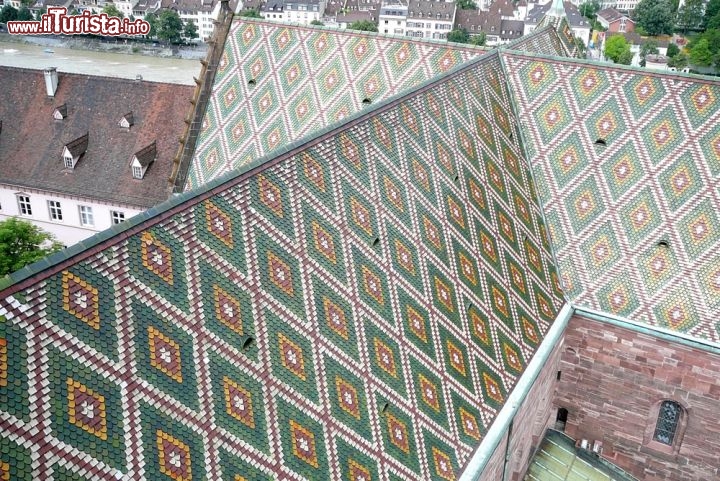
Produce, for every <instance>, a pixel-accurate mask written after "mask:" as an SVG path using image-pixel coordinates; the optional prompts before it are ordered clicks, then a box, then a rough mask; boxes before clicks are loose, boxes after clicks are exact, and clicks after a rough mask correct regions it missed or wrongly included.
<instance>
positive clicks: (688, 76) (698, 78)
mask: <svg viewBox="0 0 720 481" xmlns="http://www.w3.org/2000/svg"><path fill="white" fill-rule="evenodd" d="M501 50H502V54H503V55H510V56H512V57H519V58H522V57H525V58H528V59H532V58H535V59H541V60H553V61H556V62H563V63H571V64H579V65H586V66H588V67H593V68H598V69H602V70H613V71H618V70H624V71H629V72H634V73H638V74H643V75H649V76H652V77H661V78H675V79H681V80H685V81H688V80H692V81H695V82H703V83H709V84H713V85H720V77H715V76H712V75H702V74H694V73H683V72H670V71H665V70H651V69H647V68H645V67H633V66H631V65H620V64H616V63H609V62H595V61H592V60H587V59H582V58H576V57H560V56H557V55H547V54H542V53H535V52H525V51H523V50H514V49H505V48H503V49H501Z"/></svg>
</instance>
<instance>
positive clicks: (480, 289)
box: [0, 53, 562, 481]
mask: <svg viewBox="0 0 720 481" xmlns="http://www.w3.org/2000/svg"><path fill="white" fill-rule="evenodd" d="M250 65H252V64H250ZM510 105H511V103H510V93H509V92H508V90H507V83H506V82H505V81H504V77H503V69H502V65H501V60H500V57H499V55H498V54H497V53H492V54H488V55H486V56H485V57H482V58H480V59H478V60H477V61H474V62H471V63H469V64H467V65H466V66H464V67H462V68H460V69H455V70H454V71H453V72H452V73H450V74H449V75H446V76H444V77H442V78H440V79H437V80H435V81H433V82H430V83H425V84H423V85H421V86H420V87H419V88H418V90H417V91H415V92H413V93H412V94H410V95H407V96H404V97H399V98H396V99H394V100H393V101H391V102H385V103H379V104H376V105H375V106H371V107H368V109H367V112H366V113H365V114H356V115H354V116H351V117H350V119H349V120H348V121H346V122H345V123H343V124H337V125H335V126H333V127H331V128H328V129H325V130H324V131H322V132H321V133H320V134H319V135H318V136H315V137H310V138H306V139H304V140H303V142H302V143H301V144H296V145H295V146H293V147H292V150H285V151H281V153H279V154H273V155H270V156H268V157H265V158H262V159H259V160H258V161H256V162H254V163H252V164H249V165H247V166H245V167H243V168H242V169H241V170H239V171H238V172H236V173H232V174H228V175H226V176H224V177H223V178H221V179H218V180H216V181H213V182H211V183H210V184H208V185H207V186H206V187H203V188H202V189H200V190H198V191H195V192H192V193H189V194H183V195H182V196H180V198H179V199H177V200H173V201H170V202H169V203H168V204H166V205H163V206H160V207H158V208H157V209H155V210H154V211H153V212H152V213H149V214H147V215H145V216H144V217H143V218H142V219H141V220H139V221H133V222H132V223H131V224H128V225H127V226H126V227H124V228H118V231H117V232H116V235H114V236H105V237H102V236H101V237H99V238H97V239H93V240H90V241H88V243H87V246H89V248H87V249H85V250H84V251H80V252H75V254H76V256H75V257H73V258H65V259H61V258H60V257H56V258H54V259H51V260H49V261H45V263H44V264H38V265H36V266H33V267H31V268H30V269H28V270H27V271H25V272H26V274H28V273H30V272H32V273H33V274H32V275H31V276H30V277H25V278H23V277H22V276H23V275H22V274H19V275H16V276H14V277H13V279H14V280H15V281H16V282H17V283H16V284H14V285H12V286H10V287H9V288H7V289H6V290H5V291H3V292H2V293H0V309H1V310H0V313H2V314H4V315H5V317H6V319H5V320H3V322H0V340H1V341H2V342H0V356H2V357H0V361H2V362H0V379H1V380H7V381H8V382H7V383H0V410H1V411H3V416H4V417H3V419H4V421H3V422H4V425H3V430H2V433H0V439H2V442H3V448H4V449H3V450H2V452H1V453H0V459H2V461H3V462H4V463H7V466H9V467H10V469H11V470H12V472H14V473H16V476H15V477H14V478H13V479H27V478H29V477H34V478H35V479H49V478H50V477H51V476H53V475H54V476H55V479H62V480H65V479H85V478H87V479H110V478H112V479H119V478H122V479H128V480H140V479H148V480H164V479H174V480H189V479H192V480H198V479H201V480H202V479H212V480H219V479H221V480H224V481H237V480H238V479H246V480H247V479H253V480H262V479H283V480H285V479H298V480H301V479H304V480H324V479H341V478H343V477H348V478H350V479H353V477H354V479H360V478H363V479H393V480H413V481H414V480H418V479H440V480H442V479H445V480H450V479H454V478H455V476H456V473H457V472H458V471H459V470H460V469H461V467H462V466H463V464H464V463H465V462H466V460H467V459H468V458H469V456H470V455H471V454H472V452H473V451H474V450H475V448H476V447H477V446H478V444H479V442H480V441H481V440H482V438H483V436H484V433H485V432H486V431H487V429H488V427H489V425H490V423H492V421H493V419H494V418H495V416H496V415H497V412H498V410H499V409H500V408H501V407H502V406H503V404H504V402H505V399H506V398H507V396H508V394H509V392H510V391H511V390H512V389H513V386H514V385H515V383H516V381H517V379H518V377H519V376H520V375H521V374H522V373H523V371H524V370H525V367H526V365H527V364H528V362H529V361H530V359H531V357H532V356H533V354H534V352H535V351H536V349H537V346H538V345H539V343H540V342H541V340H542V339H543V336H544V333H545V332H547V330H548V328H549V326H550V323H551V322H553V320H554V319H555V318H556V315H557V312H558V309H559V307H560V305H561V304H562V300H561V297H560V296H561V293H560V292H559V290H558V288H557V283H556V282H557V276H556V274H555V269H554V266H553V262H552V259H551V256H550V252H549V245H548V243H547V239H546V237H545V228H544V225H543V221H542V216H541V215H540V207H539V205H538V203H537V202H536V199H535V196H534V193H533V188H532V181H531V178H530V171H529V165H527V164H526V163H525V162H524V161H523V159H522V150H521V148H520V145H519V138H520V135H519V131H518V123H517V121H516V119H515V118H514V116H513V115H512V114H511V107H510ZM11 294H12V295H11ZM38 433H41V434H38ZM21 446H22V447H21ZM23 476H24V477H23Z"/></svg>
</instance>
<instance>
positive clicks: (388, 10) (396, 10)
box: [378, 1, 408, 35]
mask: <svg viewBox="0 0 720 481" xmlns="http://www.w3.org/2000/svg"><path fill="white" fill-rule="evenodd" d="M407 15H408V5H407V3H403V2H397V1H390V2H388V3H383V4H382V6H381V7H380V17H379V25H378V31H379V32H381V33H389V34H393V35H405V31H406V22H407Z"/></svg>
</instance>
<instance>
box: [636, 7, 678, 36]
mask: <svg viewBox="0 0 720 481" xmlns="http://www.w3.org/2000/svg"><path fill="white" fill-rule="evenodd" d="M633 16H634V18H635V22H637V25H639V26H640V27H642V28H643V29H644V30H645V31H646V32H647V34H648V35H652V36H655V35H660V34H663V33H672V30H673V14H672V7H671V5H670V3H669V2H668V1H667V0H640V2H638V4H637V6H636V7H635V11H634V12H633Z"/></svg>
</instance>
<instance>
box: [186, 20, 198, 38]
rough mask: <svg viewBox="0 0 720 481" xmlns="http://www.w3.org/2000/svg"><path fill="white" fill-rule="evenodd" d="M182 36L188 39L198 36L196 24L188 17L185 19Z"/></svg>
mask: <svg viewBox="0 0 720 481" xmlns="http://www.w3.org/2000/svg"><path fill="white" fill-rule="evenodd" d="M183 37H185V38H186V39H188V40H192V39H194V38H198V37H199V35H198V29H197V25H195V22H193V21H192V20H190V19H188V20H186V21H185V28H184V29H183Z"/></svg>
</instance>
